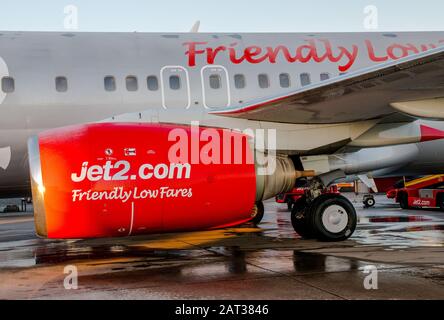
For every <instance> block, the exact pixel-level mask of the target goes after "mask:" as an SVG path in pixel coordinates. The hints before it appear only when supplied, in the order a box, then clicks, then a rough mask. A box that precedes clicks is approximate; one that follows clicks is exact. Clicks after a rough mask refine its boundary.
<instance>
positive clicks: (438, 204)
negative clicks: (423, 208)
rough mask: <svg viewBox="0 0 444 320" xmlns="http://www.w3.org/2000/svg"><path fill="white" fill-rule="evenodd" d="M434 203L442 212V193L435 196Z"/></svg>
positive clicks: (443, 202)
mask: <svg viewBox="0 0 444 320" xmlns="http://www.w3.org/2000/svg"><path fill="white" fill-rule="evenodd" d="M436 202H437V206H438V207H439V209H440V210H441V211H444V194H443V193H440V194H438V195H437V198H436Z"/></svg>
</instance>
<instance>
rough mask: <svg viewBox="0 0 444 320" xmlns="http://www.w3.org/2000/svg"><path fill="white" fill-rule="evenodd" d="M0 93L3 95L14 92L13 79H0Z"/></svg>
mask: <svg viewBox="0 0 444 320" xmlns="http://www.w3.org/2000/svg"><path fill="white" fill-rule="evenodd" d="M2 91H3V92H4V93H11V92H14V91H15V81H14V78H11V77H4V78H2Z"/></svg>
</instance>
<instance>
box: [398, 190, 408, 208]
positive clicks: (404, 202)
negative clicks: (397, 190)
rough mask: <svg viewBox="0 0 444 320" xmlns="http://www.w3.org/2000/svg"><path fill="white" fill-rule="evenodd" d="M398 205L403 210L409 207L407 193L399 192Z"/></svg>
mask: <svg viewBox="0 0 444 320" xmlns="http://www.w3.org/2000/svg"><path fill="white" fill-rule="evenodd" d="M399 206H400V207H401V209H404V210H408V209H410V206H409V196H408V195H407V193H401V194H400V195H399Z"/></svg>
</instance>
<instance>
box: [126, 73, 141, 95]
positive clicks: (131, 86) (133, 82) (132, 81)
mask: <svg viewBox="0 0 444 320" xmlns="http://www.w3.org/2000/svg"><path fill="white" fill-rule="evenodd" d="M138 89H139V85H138V83H137V77H135V76H128V77H126V90H128V91H131V92H134V91H137V90H138Z"/></svg>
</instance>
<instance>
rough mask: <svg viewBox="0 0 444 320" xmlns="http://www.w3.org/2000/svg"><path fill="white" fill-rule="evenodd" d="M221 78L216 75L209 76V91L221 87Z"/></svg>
mask: <svg viewBox="0 0 444 320" xmlns="http://www.w3.org/2000/svg"><path fill="white" fill-rule="evenodd" d="M221 81H222V80H221V78H220V75H218V74H213V75H211V76H210V87H211V89H214V90H217V89H220V88H221V87H222V84H221Z"/></svg>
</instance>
